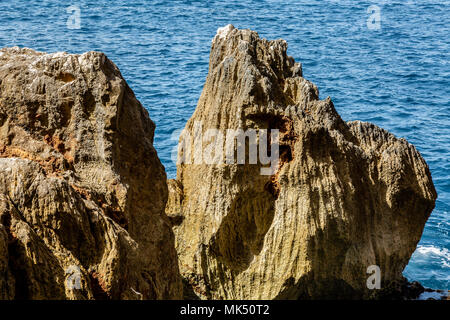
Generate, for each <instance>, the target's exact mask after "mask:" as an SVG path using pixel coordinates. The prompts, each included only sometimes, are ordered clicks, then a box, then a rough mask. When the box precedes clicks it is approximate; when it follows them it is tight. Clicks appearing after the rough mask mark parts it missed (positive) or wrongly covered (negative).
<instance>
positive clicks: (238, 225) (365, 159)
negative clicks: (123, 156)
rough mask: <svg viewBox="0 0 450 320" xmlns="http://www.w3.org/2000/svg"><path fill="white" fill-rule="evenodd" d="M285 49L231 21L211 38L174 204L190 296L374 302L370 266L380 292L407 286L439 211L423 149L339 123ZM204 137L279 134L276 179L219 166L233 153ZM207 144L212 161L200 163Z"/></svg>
mask: <svg viewBox="0 0 450 320" xmlns="http://www.w3.org/2000/svg"><path fill="white" fill-rule="evenodd" d="M286 50H287V44H286V42H285V41H283V40H275V41H267V40H265V39H260V38H259V36H258V34H257V33H256V32H253V31H250V30H237V29H235V28H234V27H233V26H231V25H228V26H227V27H225V28H221V29H219V31H218V34H217V35H216V36H215V38H214V39H213V42H212V48H211V54H210V63H209V73H208V76H207V79H206V83H205V86H204V89H203V92H202V94H201V97H200V99H199V102H198V106H197V108H196V110H195V112H194V114H193V116H192V118H191V119H190V120H189V121H188V123H187V125H186V127H185V131H184V133H183V137H185V136H189V137H192V139H187V140H186V139H185V138H182V140H183V141H184V142H183V148H181V149H180V151H179V155H178V156H179V161H180V163H179V164H178V167H177V178H176V180H171V181H169V201H168V205H167V208H166V212H167V214H168V215H169V216H171V217H172V218H173V224H174V231H175V236H176V246H177V251H178V255H179V260H180V270H181V273H182V276H183V278H184V281H185V284H186V289H187V290H186V292H185V296H189V294H192V296H198V297H200V298H203V299H277V298H278V299H297V298H306V299H314V298H368V297H374V296H376V295H377V293H379V292H380V291H379V290H376V289H374V290H369V289H368V288H367V279H368V278H369V277H370V276H371V274H368V273H367V270H368V268H369V267H370V266H372V265H374V266H378V267H379V268H380V271H381V288H382V289H383V288H388V287H389V286H391V285H392V284H395V283H397V282H399V281H402V271H403V269H404V267H405V266H406V264H407V262H408V260H409V258H410V256H411V254H412V253H413V251H414V249H415V248H416V245H417V243H418V241H419V239H420V237H421V234H422V231H423V228H424V225H425V222H426V220H427V218H428V216H429V215H430V213H431V211H432V210H433V208H434V203H435V199H436V192H435V189H434V186H433V183H432V180H431V175H430V171H429V169H428V166H427V164H426V163H425V161H424V160H423V158H422V157H421V155H420V154H419V152H418V151H417V150H416V149H415V147H414V146H412V145H411V144H409V143H408V142H407V141H405V140H404V139H398V138H396V137H395V136H394V135H392V134H391V133H389V132H387V131H385V130H383V129H380V128H379V127H377V126H375V125H373V124H370V123H365V122H360V121H351V122H345V121H343V120H342V119H341V118H340V116H339V115H338V113H337V112H336V110H335V108H334V106H333V103H332V101H331V99H330V98H326V99H325V100H319V93H318V89H317V87H316V86H315V85H314V84H312V83H311V82H309V81H308V80H306V79H304V78H303V77H302V68H301V65H300V64H299V63H296V62H294V60H293V58H291V57H289V56H287V55H286ZM209 129H217V130H219V131H220V132H223V136H225V131H226V130H229V129H234V130H238V129H242V131H244V132H247V131H248V130H249V129H255V130H257V132H258V133H259V135H261V134H262V132H263V129H278V130H279V138H278V141H279V159H278V160H279V161H278V163H277V166H276V170H275V171H274V172H273V174H271V175H264V174H261V173H262V172H261V168H263V167H267V165H263V164H262V163H260V162H258V163H256V164H250V163H249V161H247V162H245V164H238V163H227V162H225V161H223V159H222V158H220V155H221V152H222V155H223V154H227V153H226V147H225V143H223V144H222V143H219V142H217V143H213V142H212V141H213V140H211V139H210V136H209V135H208V134H207V130H209ZM250 139H251V136H250V138H249V140H247V142H246V143H245V144H246V148H248V149H247V150H249V148H250V145H251V144H252V141H250ZM186 141H187V142H186ZM199 141H200V142H202V143H201V144H198V143H199ZM220 141H221V140H220ZM180 142H181V140H180ZM275 142H276V140H269V143H270V144H271V145H273V144H274V143H275ZM227 143H228V142H227ZM209 144H211V145H213V146H214V148H211V147H210V145H209ZM180 145H182V144H181V143H180ZM217 146H218V147H219V149H217V148H216V147H217ZM186 147H188V148H186ZM260 147H261V145H260ZM199 148H200V154H202V153H203V154H206V153H210V152H211V150H212V151H213V154H214V155H217V154H218V155H219V157H218V158H215V159H216V160H217V161H213V162H212V163H209V164H208V163H206V162H205V161H203V162H202V161H196V160H195V159H194V160H192V158H193V157H195V155H193V154H194V153H198V152H199ZM234 148H235V149H233V152H235V153H237V152H238V151H237V147H236V146H234ZM187 149H189V150H191V151H190V152H189V153H187V152H186V151H185V150H187ZM214 150H215V151H219V152H217V153H214ZM213 158H214V157H213ZM200 159H201V158H200ZM246 160H249V159H246ZM369 270H372V269H371V268H369ZM189 291H190V292H189Z"/></svg>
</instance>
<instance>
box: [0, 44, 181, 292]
mask: <svg viewBox="0 0 450 320" xmlns="http://www.w3.org/2000/svg"><path fill="white" fill-rule="evenodd" d="M154 129H155V125H154V123H153V122H152V121H151V120H150V118H149V116H148V113H147V111H146V110H145V109H144V108H143V107H142V105H141V104H140V103H139V101H138V100H137V99H136V98H135V96H134V94H133V92H132V90H131V89H130V88H129V87H128V85H127V83H126V82H125V80H124V79H123V78H122V76H121V74H120V72H119V70H118V68H117V67H116V66H115V65H114V64H113V63H112V62H111V61H110V60H108V59H107V57H106V56H105V55H104V54H102V53H98V52H88V53H85V54H82V55H72V54H67V53H55V54H45V53H40V52H35V51H33V50H30V49H19V48H7V49H2V50H0V158H1V159H0V289H1V290H0V292H1V293H0V294H1V295H2V296H1V297H0V298H5V299H6V298H8V299H66V298H68V299H176V298H181V297H182V282H181V277H180V274H179V270H178V263H177V257H176V251H175V247H174V235H173V232H172V230H171V228H170V226H171V224H170V221H169V219H168V218H167V216H166V215H165V213H164V207H165V205H166V201H167V194H168V191H167V183H166V174H165V171H164V167H163V166H162V164H161V163H160V161H159V159H158V157H157V154H156V151H155V149H154V148H153V134H154Z"/></svg>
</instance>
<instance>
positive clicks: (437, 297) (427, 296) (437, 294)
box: [417, 291, 447, 300]
mask: <svg viewBox="0 0 450 320" xmlns="http://www.w3.org/2000/svg"><path fill="white" fill-rule="evenodd" d="M446 296H447V294H446V293H444V292H436V291H433V292H422V293H421V294H420V296H419V297H418V298H417V300H428V299H430V298H431V299H435V300H441V299H442V298H444V297H446Z"/></svg>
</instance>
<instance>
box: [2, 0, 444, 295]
mask: <svg viewBox="0 0 450 320" xmlns="http://www.w3.org/2000/svg"><path fill="white" fill-rule="evenodd" d="M69 5H76V6H78V7H79V8H80V10H81V23H80V26H81V29H68V28H67V19H68V17H69V16H70V13H68V12H67V7H68V6H69ZM371 5H376V6H378V8H379V9H380V10H381V11H380V16H381V25H380V26H381V29H379V30H372V29H369V28H368V26H367V23H366V22H367V19H368V18H369V16H370V14H369V13H368V11H367V10H368V8H369V6H371ZM228 23H232V24H233V25H234V26H235V27H237V28H250V29H253V30H256V31H258V33H259V34H260V36H261V37H264V38H267V39H277V38H283V39H285V40H286V41H287V42H288V44H289V49H288V53H289V55H291V56H293V57H294V58H295V59H296V60H297V61H300V62H302V63H303V73H304V76H305V77H306V78H307V79H309V80H311V81H313V82H314V83H315V84H316V85H317V86H318V87H319V89H320V97H321V98H325V97H327V96H331V97H332V99H333V101H334V104H335V106H336V108H337V110H338V111H339V113H340V114H341V116H342V117H343V118H344V119H345V120H355V119H359V120H363V121H370V122H373V123H375V124H377V125H379V126H381V127H383V128H385V129H388V130H389V131H391V132H393V133H394V134H395V135H397V136H398V137H404V138H406V139H407V140H408V141H410V142H411V143H413V144H415V145H416V146H417V148H418V149H419V150H420V152H421V153H422V155H423V156H424V158H425V159H426V161H427V162H428V164H429V165H430V168H431V172H432V175H433V179H434V183H435V185H436V189H437V192H438V195H439V198H438V200H437V203H436V209H435V210H434V211H433V213H432V215H431V217H430V219H429V221H428V223H427V225H426V228H425V231H424V235H423V237H422V240H421V241H420V243H419V246H418V248H417V250H416V252H415V253H414V255H413V257H412V259H411V261H410V263H409V265H408V267H407V268H406V269H405V275H406V276H407V277H408V278H409V279H410V280H420V281H421V282H422V283H423V285H425V286H428V287H433V288H441V289H450V235H449V232H450V223H449V217H450V213H449V212H450V102H449V77H450V66H449V55H450V53H449V52H450V46H449V44H450V40H449V39H450V37H449V35H450V27H449V24H450V2H449V1H430V0H422V1H414V0H403V1H385V0H384V1H383V0H380V1H356V0H354V1H350V0H341V1H338V0H334V1H333V0H329V1H326V0H321V1H319V0H308V1H306V0H305V1H272V0H269V1H243V0H242V1H213V0H209V1H105V0H98V1H87V0H80V1H71V2H67V1H64V2H63V1H59V2H58V1H45V0H44V1H34V0H33V1H9V0H7V1H5V0H2V1H0V47H4V46H13V45H19V46H21V47H23V46H25V47H30V48H34V49H37V50H41V51H47V52H53V51H68V52H73V53H82V52H85V51H89V50H99V51H103V52H105V53H106V54H107V55H108V57H109V58H110V59H112V60H113V61H114V62H115V63H116V64H117V65H118V67H119V68H120V70H121V71H122V74H123V76H124V77H125V79H126V80H127V81H128V83H129V84H130V86H131V87H132V89H133V90H134V92H135V93H136V95H137V97H138V99H139V100H140V101H141V102H142V104H143V105H144V106H145V107H146V108H147V109H148V111H149V113H150V116H151V118H152V119H153V120H154V121H155V122H156V124H157V130H156V136H155V145H156V148H157V150H158V153H159V156H160V157H161V160H162V162H163V164H164V165H165V167H166V170H167V173H168V175H169V177H174V176H175V172H176V168H175V165H174V163H173V162H172V160H171V151H172V149H173V147H174V146H175V144H176V140H175V139H171V136H172V132H173V131H174V130H175V129H179V128H182V127H184V124H185V123H186V121H187V120H188V119H189V117H190V116H191V114H192V112H193V111H194V109H195V106H196V103H197V100H198V98H199V95H200V92H201V89H202V86H203V83H204V80H205V77H206V74H207V70H208V55H209V49H210V44H211V38H212V37H213V36H214V35H215V33H216V30H217V28H218V27H221V26H224V25H226V24H228ZM371 27H373V25H371Z"/></svg>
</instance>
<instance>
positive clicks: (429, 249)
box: [414, 245, 450, 268]
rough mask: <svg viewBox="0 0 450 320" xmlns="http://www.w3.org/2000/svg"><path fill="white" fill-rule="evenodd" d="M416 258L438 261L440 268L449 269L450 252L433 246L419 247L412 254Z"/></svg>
mask: <svg viewBox="0 0 450 320" xmlns="http://www.w3.org/2000/svg"><path fill="white" fill-rule="evenodd" d="M414 254H415V255H416V256H423V257H424V258H426V259H427V260H428V259H436V258H437V259H440V260H441V263H442V266H443V267H446V268H450V250H448V249H447V248H438V247H436V246H433V245H419V246H418V247H417V249H416V252H415V253H414Z"/></svg>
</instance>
